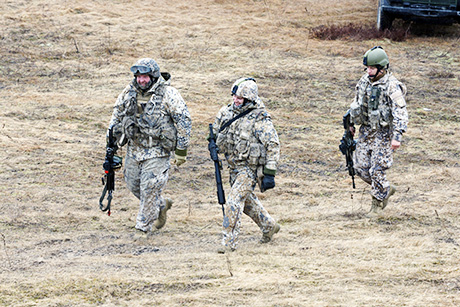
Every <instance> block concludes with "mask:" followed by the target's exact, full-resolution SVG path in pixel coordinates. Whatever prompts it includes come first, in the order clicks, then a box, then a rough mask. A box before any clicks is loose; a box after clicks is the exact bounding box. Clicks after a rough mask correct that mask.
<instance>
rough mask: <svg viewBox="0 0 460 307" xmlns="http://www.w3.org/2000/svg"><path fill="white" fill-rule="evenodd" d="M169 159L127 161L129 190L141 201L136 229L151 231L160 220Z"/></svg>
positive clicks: (126, 178)
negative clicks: (157, 220)
mask: <svg viewBox="0 0 460 307" xmlns="http://www.w3.org/2000/svg"><path fill="white" fill-rule="evenodd" d="M169 167H170V164H169V157H161V158H152V159H148V160H145V161H142V162H138V161H136V160H135V159H133V158H131V157H128V156H127V157H126V159H125V169H124V172H123V174H124V177H125V181H126V184H127V185H128V189H129V190H130V191H131V192H132V193H133V194H134V195H135V196H136V197H137V198H138V199H139V200H140V206H139V213H138V214H137V218H136V229H139V230H142V231H151V230H152V227H153V223H154V222H155V220H156V219H158V215H159V213H160V208H161V207H162V206H164V205H165V200H164V198H163V196H161V192H162V191H163V188H164V187H165V186H166V183H167V181H168V176H169Z"/></svg>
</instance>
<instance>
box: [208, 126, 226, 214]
mask: <svg viewBox="0 0 460 307" xmlns="http://www.w3.org/2000/svg"><path fill="white" fill-rule="evenodd" d="M208 141H209V144H208V150H209V153H210V155H211V160H212V161H214V171H215V175H216V185H217V200H218V202H219V204H221V205H222V213H223V214H224V216H225V210H224V204H225V193H224V188H223V187H222V177H221V175H220V169H221V168H222V163H221V161H220V160H219V156H218V148H217V145H216V139H215V136H214V132H213V131H212V124H209V139H208Z"/></svg>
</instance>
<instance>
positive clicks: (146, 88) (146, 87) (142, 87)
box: [137, 80, 152, 91]
mask: <svg viewBox="0 0 460 307" xmlns="http://www.w3.org/2000/svg"><path fill="white" fill-rule="evenodd" d="M137 85H139V87H140V88H141V90H144V91H145V90H148V89H149V88H150V87H151V86H152V80H150V81H149V82H148V83H146V84H144V85H142V84H139V83H137Z"/></svg>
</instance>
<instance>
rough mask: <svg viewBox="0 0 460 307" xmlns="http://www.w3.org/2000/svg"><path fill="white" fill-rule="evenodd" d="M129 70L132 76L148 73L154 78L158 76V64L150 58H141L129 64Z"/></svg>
mask: <svg viewBox="0 0 460 307" xmlns="http://www.w3.org/2000/svg"><path fill="white" fill-rule="evenodd" d="M130 70H131V72H132V73H133V74H134V76H137V75H149V76H151V77H152V78H155V79H156V78H159V77H160V66H158V64H157V62H155V60H154V59H151V58H143V59H140V60H138V61H137V62H136V64H134V65H133V66H131V69H130Z"/></svg>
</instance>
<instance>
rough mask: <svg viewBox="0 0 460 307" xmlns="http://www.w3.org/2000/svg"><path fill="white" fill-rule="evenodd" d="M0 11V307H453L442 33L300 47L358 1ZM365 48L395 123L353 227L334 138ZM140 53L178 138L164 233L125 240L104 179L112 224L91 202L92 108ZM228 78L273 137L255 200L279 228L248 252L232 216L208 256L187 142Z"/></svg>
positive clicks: (223, 99) (126, 210)
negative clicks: (181, 150)
mask: <svg viewBox="0 0 460 307" xmlns="http://www.w3.org/2000/svg"><path fill="white" fill-rule="evenodd" d="M0 9H1V13H0V14H1V19H0V23H1V28H0V57H1V62H0V94H1V96H0V105H1V110H0V118H1V123H0V129H1V133H0V144H1V147H2V151H1V153H0V161H1V165H2V166H3V167H2V168H1V170H0V180H1V181H0V182H1V185H0V234H1V237H0V272H1V274H0V305H3V306H77V305H78V306H96V305H97V306H151V305H154V306H159V305H163V306H458V305H460V299H459V297H460V295H459V294H460V272H459V260H458V259H459V258H458V253H459V244H460V237H459V233H460V219H459V214H458V212H459V211H458V210H459V209H458V208H459V200H460V194H459V184H458V178H459V176H460V165H459V162H458V161H459V158H460V157H459V146H458V139H459V138H460V132H459V131H460V114H459V111H458V110H459V109H460V92H459V88H460V82H459V77H460V75H459V71H460V69H459V68H460V64H459V58H460V53H459V51H458V44H459V30H460V29H459V26H458V25H455V26H453V27H430V28H429V29H430V32H429V33H428V32H427V31H426V27H424V26H417V25H411V26H410V33H411V34H410V36H408V37H407V38H406V39H405V40H404V41H401V42H397V41H394V40H393V41H392V40H391V39H388V38H385V37H372V38H359V39H356V38H351V39H350V38H339V39H337V40H320V39H316V38H314V37H313V35H312V33H314V30H313V29H315V28H317V27H319V26H325V27H331V26H334V27H338V28H343V27H346V25H349V24H350V22H352V23H353V25H356V26H357V27H363V28H368V27H369V26H370V25H372V24H373V23H374V20H375V18H376V16H375V15H376V7H375V1H370V0H369V1H356V0H348V1H340V3H338V2H337V1H332V0H325V1H320V2H318V1H309V0H306V1H283V0H273V1H269V0H263V1H258V0H254V1H242V0H237V1H226V0H214V1H213V0H197V1H193V2H192V1H169V2H166V1H161V0H159V1H153V2H152V1H110V2H108V1H102V0H95V1H87V0H83V1H74V2H69V1H64V0H59V1H55V2H53V4H51V2H49V1H45V0H32V1H25V0H18V1H14V2H13V1H4V2H2V3H1V4H0ZM405 26H406V25H401V28H403V29H407V28H404V27H405ZM374 45H381V46H383V47H384V48H385V49H386V50H387V51H388V53H389V54H390V60H391V64H392V67H393V71H394V72H395V74H396V75H397V76H398V77H399V78H400V79H401V80H402V81H403V82H405V83H406V85H407V87H408V89H409V94H408V97H407V101H408V105H409V112H410V126H409V131H408V133H407V136H406V137H405V139H404V143H403V147H402V149H401V150H400V151H399V152H398V153H397V154H396V156H395V165H394V167H393V169H392V171H391V172H390V173H389V177H390V179H391V181H392V182H394V183H395V184H396V185H397V186H398V187H399V190H398V193H397V194H396V195H395V196H394V198H392V202H391V204H390V206H389V208H388V210H386V216H385V217H383V218H381V219H377V220H368V219H366V218H364V213H365V212H366V211H367V210H368V209H369V195H368V192H369V188H368V187H367V186H365V185H364V184H363V183H362V182H361V181H359V180H357V189H356V190H352V189H351V179H350V178H349V177H348V176H347V173H346V171H345V168H344V159H343V156H341V154H340V152H339V150H338V143H339V139H340V138H341V136H342V128H341V125H340V124H341V117H342V114H343V113H344V111H345V110H346V109H347V106H348V105H349V103H350V101H351V99H352V97H353V88H354V85H355V84H356V82H357V80H358V78H359V77H360V76H361V74H362V66H361V55H362V53H363V52H364V51H365V50H367V49H368V48H370V47H371V46H374ZM144 56H151V57H153V58H155V59H156V60H157V61H158V62H159V64H160V67H161V68H162V70H164V71H169V72H170V73H171V74H172V75H173V84H174V85H175V86H176V87H177V88H178V89H179V90H180V91H181V93H182V95H183V97H184V98H185V100H186V101H187V104H188V105H189V108H190V110H191V113H192V117H193V120H194V130H193V135H192V147H191V148H190V155H189V160H188V162H187V163H186V164H185V165H184V166H183V167H182V166H181V168H180V169H175V170H173V171H172V174H171V177H170V181H169V183H168V186H167V189H166V191H165V194H166V195H168V196H172V197H173V198H174V200H175V204H174V207H173V209H172V210H171V211H170V217H169V219H168V223H167V225H166V226H165V228H164V229H162V230H161V231H159V232H157V233H155V234H154V235H153V236H152V238H150V239H149V240H144V241H134V240H133V230H132V226H133V225H134V220H135V216H136V212H137V206H138V205H137V201H136V199H135V198H134V196H132V195H130V193H129V192H128V190H127V189H126V187H125V185H124V183H123V181H122V178H121V173H119V174H118V175H117V183H116V184H117V187H116V192H115V198H114V204H113V212H112V216H111V217H108V216H107V215H105V214H103V213H101V212H100V211H99V209H98V198H99V196H100V192H101V189H102V186H101V185H100V177H101V176H102V170H101V164H102V161H103V158H104V157H103V155H104V146H105V144H104V143H105V129H106V126H107V123H108V121H109V118H110V115H111V108H112V105H113V103H114V101H115V98H116V96H117V95H118V93H119V92H120V91H121V90H122V89H123V88H124V86H125V85H126V83H127V82H129V80H130V78H131V76H130V73H129V70H128V68H129V66H130V65H132V63H134V62H135V61H136V60H137V59H138V58H140V57H144ZM243 75H244V76H247V75H249V76H253V77H256V78H257V80H258V83H259V85H260V91H261V96H262V97H263V99H264V101H265V102H266V104H267V106H268V107H269V109H270V111H271V113H272V115H273V119H274V122H275V124H276V125H277V128H278V131H279V134H280V138H281V142H282V156H281V161H280V172H279V175H278V176H277V187H276V188H275V189H274V190H272V191H268V192H267V193H265V194H261V195H260V197H261V198H262V200H263V202H264V204H265V206H266V208H267V209H268V210H269V211H270V212H271V213H272V214H273V216H274V217H275V218H276V219H277V220H279V221H280V223H281V225H282V229H281V232H280V233H279V234H278V235H277V236H276V238H275V240H274V241H273V242H271V243H269V244H267V245H260V244H258V243H257V242H258V239H259V236H260V232H259V230H258V229H257V227H256V226H255V225H254V224H253V223H252V222H251V221H250V220H249V219H248V218H247V217H244V218H243V229H242V236H241V247H240V249H239V250H238V251H237V252H235V253H233V254H231V255H230V256H228V257H227V256H222V255H217V254H216V253H215V249H216V247H217V246H218V244H219V241H220V223H221V214H222V213H221V210H220V206H219V205H218V204H217V202H216V196H215V187H214V181H213V178H212V174H213V166H212V163H211V161H210V160H209V155H208V152H207V148H206V141H205V136H206V135H207V130H206V129H207V124H208V123H209V122H211V121H212V119H213V116H214V115H215V113H216V112H217V111H218V109H219V107H220V106H221V105H223V104H225V103H227V102H228V101H229V94H228V93H229V87H230V85H231V82H232V81H233V80H235V79H236V78H238V77H240V76H243ZM224 179H225V180H227V179H228V177H227V174H226V173H224ZM225 188H226V190H227V191H228V189H229V187H228V184H226V185H225Z"/></svg>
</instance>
